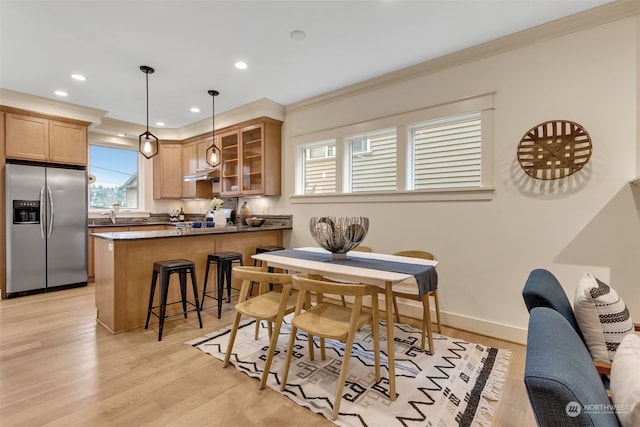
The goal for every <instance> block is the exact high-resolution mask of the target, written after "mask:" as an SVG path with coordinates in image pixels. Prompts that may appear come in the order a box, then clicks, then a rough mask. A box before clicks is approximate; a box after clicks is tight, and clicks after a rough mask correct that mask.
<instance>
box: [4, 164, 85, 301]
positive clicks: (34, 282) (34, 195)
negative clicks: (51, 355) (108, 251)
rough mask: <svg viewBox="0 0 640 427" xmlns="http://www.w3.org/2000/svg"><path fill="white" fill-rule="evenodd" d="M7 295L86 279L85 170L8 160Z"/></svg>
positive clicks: (76, 284) (42, 289)
mask: <svg viewBox="0 0 640 427" xmlns="http://www.w3.org/2000/svg"><path fill="white" fill-rule="evenodd" d="M5 173H6V176H5V178H6V180H5V182H6V193H5V195H6V210H5V212H6V230H7V236H6V245H7V246H6V249H7V251H6V253H7V276H6V280H7V282H6V283H7V297H9V298H11V297H16V296H21V295H26V294H29V293H36V292H43V291H46V290H54V289H55V288H64V287H72V286H82V285H86V284H87V198H88V196H87V191H88V189H87V173H86V171H85V170H82V169H65V168H57V167H44V166H32V165H23V164H7V165H6V166H5Z"/></svg>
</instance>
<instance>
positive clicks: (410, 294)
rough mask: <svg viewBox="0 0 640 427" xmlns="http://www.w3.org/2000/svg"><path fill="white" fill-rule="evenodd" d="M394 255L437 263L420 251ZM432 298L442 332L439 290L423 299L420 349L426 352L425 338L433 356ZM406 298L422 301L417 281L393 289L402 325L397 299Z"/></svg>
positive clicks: (397, 319)
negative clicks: (430, 303)
mask: <svg viewBox="0 0 640 427" xmlns="http://www.w3.org/2000/svg"><path fill="white" fill-rule="evenodd" d="M394 255H398V256H405V257H411V258H422V259H428V260H433V261H436V257H435V255H433V254H432V253H431V252H427V251H420V250H408V251H400V252H396V253H394ZM430 296H432V297H433V299H434V301H435V305H436V326H437V327H438V333H439V334H440V333H442V331H441V323H440V300H439V299H438V289H434V290H433V291H430V292H428V293H427V294H426V295H424V297H423V298H422V312H423V313H422V340H421V342H420V349H421V350H422V351H424V348H425V337H426V338H427V339H428V340H429V353H430V354H431V355H433V354H434V353H435V349H434V348H433V334H432V332H431V309H430V307H429V297H430ZM398 297H400V298H406V299H410V300H414V301H420V297H419V296H418V284H417V283H416V281H415V279H408V280H405V281H403V282H400V283H398V284H397V285H394V287H393V310H394V311H395V313H396V322H398V323H400V311H399V310H398V300H397V298H398Z"/></svg>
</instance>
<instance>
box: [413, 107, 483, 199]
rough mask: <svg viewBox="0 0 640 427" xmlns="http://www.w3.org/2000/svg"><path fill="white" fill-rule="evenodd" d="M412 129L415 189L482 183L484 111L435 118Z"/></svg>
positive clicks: (471, 185)
mask: <svg viewBox="0 0 640 427" xmlns="http://www.w3.org/2000/svg"><path fill="white" fill-rule="evenodd" d="M410 131H411V135H410V139H411V143H412V152H413V156H412V157H413V189H415V190H425V189H434V188H457V187H480V185H481V172H482V162H481V156H482V121H481V117H480V113H473V114H466V115H463V116H455V117H448V118H444V119H438V120H432V121H429V122H426V123H422V124H420V125H416V126H412V127H411V128H410Z"/></svg>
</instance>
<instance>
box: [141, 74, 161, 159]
mask: <svg viewBox="0 0 640 427" xmlns="http://www.w3.org/2000/svg"><path fill="white" fill-rule="evenodd" d="M140 71H142V72H143V73H144V74H145V78H146V82H147V130H146V132H143V133H141V134H140V136H139V137H138V151H139V152H140V154H142V155H143V156H144V157H145V158H147V159H150V158H152V157H153V156H155V155H156V154H158V138H156V137H155V135H153V134H152V133H151V132H149V74H153V73H154V72H155V70H154V69H153V68H151V67H148V66H146V65H141V66H140Z"/></svg>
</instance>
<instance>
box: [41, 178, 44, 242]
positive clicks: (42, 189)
mask: <svg viewBox="0 0 640 427" xmlns="http://www.w3.org/2000/svg"><path fill="white" fill-rule="evenodd" d="M43 207H44V185H43V186H42V188H41V189H40V237H42V238H43V239H44V224H45V221H44V218H43V217H42V209H43Z"/></svg>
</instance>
